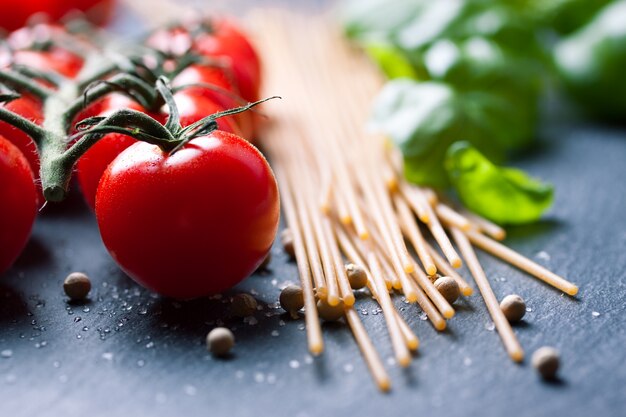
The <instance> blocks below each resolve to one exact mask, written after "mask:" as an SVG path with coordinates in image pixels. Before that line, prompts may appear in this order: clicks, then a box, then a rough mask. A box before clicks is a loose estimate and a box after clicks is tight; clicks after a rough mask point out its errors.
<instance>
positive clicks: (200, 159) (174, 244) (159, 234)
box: [96, 131, 280, 299]
mask: <svg viewBox="0 0 626 417" xmlns="http://www.w3.org/2000/svg"><path fill="white" fill-rule="evenodd" d="M279 209H280V208H279V198H278V187H277V185H276V180H275V178H274V175H273V173H272V171H271V168H270V166H269V164H268V163H267V161H266V160H265V158H264V157H263V155H261V153H260V152H259V151H258V150H257V149H256V148H255V147H254V146H252V145H250V144H249V143H248V142H247V141H245V140H244V139H242V138H239V137H237V136H235V135H232V134H229V133H226V132H221V131H214V132H212V133H211V134H209V135H207V136H203V137H198V138H195V139H193V140H191V141H190V142H189V143H187V144H186V145H185V146H184V147H183V148H182V149H181V150H179V151H178V152H176V153H174V154H172V155H168V154H166V153H164V152H163V151H162V150H161V149H160V148H158V147H157V146H154V145H149V144H147V143H143V142H140V143H137V144H135V145H133V146H131V147H130V148H128V149H126V150H125V151H124V152H122V153H121V154H120V155H119V156H118V157H117V158H116V159H115V160H114V161H113V162H112V163H111V164H110V165H109V167H108V168H107V170H106V172H105V173H104V175H103V177H102V179H101V181H100V185H99V187H98V193H97V198H96V217H97V219H98V226H99V227H100V234H101V236H102V240H103V242H104V244H105V246H106V248H107V249H108V251H109V253H110V254H111V256H112V257H113V259H114V260H115V261H116V262H117V263H118V265H119V266H120V267H121V268H122V269H123V270H124V271H125V272H126V273H127V274H128V275H129V276H130V277H131V278H133V279H134V280H135V281H136V282H138V283H139V284H141V285H143V286H145V287H147V288H149V289H151V290H153V291H155V292H157V293H160V294H162V295H165V296H169V297H174V298H180V299H186V298H195V297H201V296H206V295H210V294H215V293H218V292H221V291H224V290H226V289H228V288H231V287H232V286H234V285H235V284H237V283H238V282H240V281H241V280H243V279H244V278H246V277H247V276H249V275H250V274H251V273H252V272H253V271H254V270H255V269H256V268H257V266H258V265H259V264H260V263H261V262H262V261H263V259H264V257H265V256H266V254H267V252H268V251H269V249H270V247H271V245H272V241H273V240H274V237H275V235H276V231H277V229H278V219H279Z"/></svg>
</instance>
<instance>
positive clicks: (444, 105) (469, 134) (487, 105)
mask: <svg viewBox="0 0 626 417" xmlns="http://www.w3.org/2000/svg"><path fill="white" fill-rule="evenodd" d="M519 107H520V106H519V103H518V102H516V101H515V100H514V99H513V98H511V97H508V96H507V95H499V94H495V93H491V92H483V91H462V92H461V91H458V90H456V89H454V88H453V87H451V86H450V85H448V84H445V83H440V82H433V81H428V82H415V81H413V80H409V79H396V80H392V81H390V82H388V83H387V84H386V86H385V87H384V88H383V90H382V91H381V93H380V95H379V96H378V98H377V100H376V102H375V103H374V109H373V113H372V118H371V121H370V124H371V127H372V128H373V129H374V130H376V131H379V132H382V133H384V134H386V135H387V136H389V137H390V138H391V139H392V140H393V141H394V142H395V143H396V144H397V145H398V146H399V148H400V150H401V151H402V154H403V155H404V169H405V176H406V177H407V179H408V180H409V181H412V182H416V183H418V184H424V185H430V186H433V187H438V188H442V187H446V186H447V185H448V184H449V182H448V176H447V174H446V171H445V168H444V166H443V161H444V158H445V154H446V151H447V149H448V147H449V146H450V145H451V144H452V143H454V142H457V141H459V140H467V141H469V142H471V143H472V144H473V145H474V146H476V147H477V148H478V149H480V150H481V151H482V152H484V153H485V154H486V155H488V157H489V158H491V159H493V160H496V161H502V160H503V159H504V156H505V154H506V152H507V151H508V150H511V149H515V148H517V147H519V146H520V144H525V143H528V142H529V141H530V140H532V138H533V133H534V120H530V118H527V116H526V115H527V114H529V113H524V112H520V109H519Z"/></svg>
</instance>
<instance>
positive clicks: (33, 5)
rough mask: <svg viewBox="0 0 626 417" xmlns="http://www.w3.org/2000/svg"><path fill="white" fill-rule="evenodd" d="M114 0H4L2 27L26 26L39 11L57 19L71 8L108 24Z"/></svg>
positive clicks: (1, 18) (98, 21) (97, 21)
mask: <svg viewBox="0 0 626 417" xmlns="http://www.w3.org/2000/svg"><path fill="white" fill-rule="evenodd" d="M114 4H115V1H114V0H21V1H14V0H10V1H3V2H2V14H0V27H2V28H4V29H6V30H15V29H18V28H19V27H21V26H24V25H25V24H26V23H27V21H28V19H29V18H30V17H31V16H33V15H35V14H38V13H43V14H45V15H47V16H48V17H49V18H50V19H52V20H53V21H57V20H59V19H61V18H62V17H63V16H65V15H66V14H67V13H68V12H70V11H71V10H81V11H83V12H87V13H86V16H87V17H88V18H89V20H91V21H92V22H94V23H96V24H106V23H107V22H108V20H109V19H110V18H111V16H112V13H113V7H114Z"/></svg>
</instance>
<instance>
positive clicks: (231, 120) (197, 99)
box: [165, 92, 247, 136]
mask: <svg viewBox="0 0 626 417" xmlns="http://www.w3.org/2000/svg"><path fill="white" fill-rule="evenodd" d="M174 100H175V101H176V107H178V112H179V114H180V124H181V125H182V127H185V126H189V125H190V124H192V123H195V122H197V121H198V120H200V119H204V118H205V117H207V116H210V115H212V114H214V113H217V112H220V111H224V110H226V109H225V108H224V107H223V106H221V105H219V104H217V103H216V102H214V101H213V100H211V99H209V98H207V97H203V96H193V95H190V94H187V93H186V92H180V93H177V94H175V95H174ZM165 112H167V109H165ZM243 113H247V112H243ZM239 114H241V113H239ZM236 116H237V115H234V116H226V117H220V118H219V119H217V120H216V122H217V126H218V129H219V130H223V131H225V132H228V133H234V134H236V135H238V136H243V132H242V131H241V128H240V127H239V124H238V123H237V121H236V119H235V117H236Z"/></svg>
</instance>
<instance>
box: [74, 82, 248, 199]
mask: <svg viewBox="0 0 626 417" xmlns="http://www.w3.org/2000/svg"><path fill="white" fill-rule="evenodd" d="M175 100H176V104H177V105H178V107H179V112H180V116H181V119H180V122H181V124H182V126H183V127H185V126H187V125H190V124H191V123H194V122H196V121H198V120H200V119H202V118H204V117H206V116H208V115H211V114H213V113H216V112H218V111H222V110H223V108H222V107H220V106H219V105H217V104H216V103H214V102H212V101H211V100H209V99H208V98H206V97H193V96H188V95H186V94H184V93H179V94H177V95H176V97H175ZM122 108H126V109H133V110H137V111H141V112H144V113H146V110H145V109H144V108H143V107H142V106H140V105H139V104H138V103H136V102H135V101H133V100H131V99H130V98H128V97H127V96H124V95H122V94H111V95H109V96H107V97H105V98H104V99H102V100H99V101H97V102H96V103H94V104H93V105H91V106H90V107H89V108H88V109H86V110H85V111H83V112H82V113H81V114H80V115H79V117H78V118H77V120H82V119H85V118H87V117H91V116H109V115H110V114H111V113H113V112H114V111H115V110H119V109H122ZM150 116H152V117H153V118H154V119H156V120H158V121H160V122H162V123H163V122H164V121H165V120H166V118H167V115H166V114H165V113H162V114H152V113H150ZM217 124H218V127H219V128H220V129H221V130H224V131H226V132H231V133H238V132H239V128H238V127H237V124H236V123H235V121H234V119H233V118H232V117H223V118H220V119H218V120H217ZM135 142H136V140H135V139H133V138H131V137H129V136H126V135H122V134H117V133H111V134H108V135H106V136H104V137H103V138H102V139H100V140H99V141H98V142H96V144H94V145H93V146H92V147H91V148H89V150H88V151H87V152H85V154H84V155H83V156H82V157H81V158H80V159H79V160H78V163H77V164H76V170H77V175H76V177H77V179H78V184H79V185H80V188H81V190H82V192H83V196H84V197H85V201H86V202H87V205H88V206H89V207H91V208H92V209H95V207H96V190H97V189H98V183H99V182H100V178H101V177H102V174H103V173H104V171H105V170H106V168H107V166H109V164H110V163H111V162H113V160H114V159H115V158H116V157H117V156H118V155H119V154H120V153H121V152H122V151H123V150H124V149H126V148H128V147H129V146H131V145H132V144H134V143H135Z"/></svg>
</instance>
